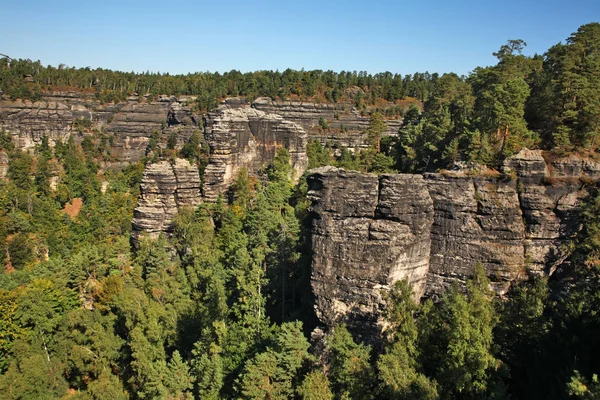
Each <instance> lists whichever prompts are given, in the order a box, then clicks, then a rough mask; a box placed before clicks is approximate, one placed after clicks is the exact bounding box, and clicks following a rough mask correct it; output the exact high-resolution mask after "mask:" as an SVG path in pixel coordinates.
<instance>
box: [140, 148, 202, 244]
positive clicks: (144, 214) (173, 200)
mask: <svg viewBox="0 0 600 400" xmlns="http://www.w3.org/2000/svg"><path fill="white" fill-rule="evenodd" d="M201 202H202V198H201V194H200V175H199V174H198V168H197V167H196V166H195V165H192V164H190V163H189V162H188V161H187V160H184V159H180V158H178V159H176V160H175V162H174V163H171V162H169V161H159V162H157V163H154V164H149V165H147V166H146V169H145V170H144V175H143V177H142V183H141V187H140V197H139V199H138V205H137V207H136V208H135V211H134V214H133V221H132V225H133V239H134V241H135V240H137V239H138V238H139V236H140V235H141V233H142V232H146V233H148V235H149V236H150V237H152V238H157V237H158V236H159V235H160V233H161V232H170V231H171V229H172V225H171V223H172V221H173V218H174V217H175V215H176V214H177V211H178V210H179V209H180V208H181V207H195V206H197V205H198V204H200V203H201Z"/></svg>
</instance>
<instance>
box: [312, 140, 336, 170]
mask: <svg viewBox="0 0 600 400" xmlns="http://www.w3.org/2000/svg"><path fill="white" fill-rule="evenodd" d="M306 155H307V157H308V169H312V168H318V167H323V166H325V165H330V164H331V161H332V160H331V154H330V153H329V150H328V149H327V148H325V147H323V145H322V144H321V142H319V141H318V140H311V141H309V142H308V144H307V145H306Z"/></svg>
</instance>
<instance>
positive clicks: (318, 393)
mask: <svg viewBox="0 0 600 400" xmlns="http://www.w3.org/2000/svg"><path fill="white" fill-rule="evenodd" d="M298 393H299V394H300V396H301V398H302V399H304V400H333V398H334V397H333V393H332V391H331V387H330V384H329V379H327V376H326V375H325V374H324V373H323V372H322V371H311V372H309V373H308V374H306V376H305V377H304V381H302V385H301V386H300V387H299V388H298Z"/></svg>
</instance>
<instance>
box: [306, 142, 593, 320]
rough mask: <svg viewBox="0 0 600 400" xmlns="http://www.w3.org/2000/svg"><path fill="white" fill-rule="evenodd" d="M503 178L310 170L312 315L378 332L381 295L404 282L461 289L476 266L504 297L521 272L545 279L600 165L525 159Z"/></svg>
mask: <svg viewBox="0 0 600 400" xmlns="http://www.w3.org/2000/svg"><path fill="white" fill-rule="evenodd" d="M505 170H506V173H505V174H502V175H500V174H497V175H490V176H471V175H470V174H468V173H465V172H461V171H457V172H447V173H445V174H425V175H423V176H420V175H409V174H406V175H403V174H392V175H380V176H376V175H373V174H359V173H355V172H347V171H344V170H340V169H336V168H331V167H325V168H320V169H316V170H313V171H311V175H310V176H309V179H308V184H309V198H310V199H311V200H312V213H313V225H312V249H313V264H312V288H313V292H314V295H315V298H316V304H315V308H316V312H317V315H318V317H319V318H320V319H321V321H322V322H324V323H326V324H327V325H330V326H331V325H332V324H333V323H335V322H338V321H346V322H348V323H350V324H351V325H352V326H355V327H359V326H363V327H364V326H371V327H375V326H377V325H379V324H381V323H382V318H381V309H382V308H383V307H385V304H384V301H383V298H382V295H381V290H382V289H383V290H385V289H387V288H389V286H390V285H391V284H393V283H394V282H395V281H397V280H398V279H401V278H404V277H406V278H408V280H409V282H411V283H412V284H413V287H414V291H415V296H417V297H418V296H421V295H423V294H424V295H426V296H435V295H437V294H439V293H440V292H441V291H443V290H445V289H446V288H447V287H448V286H449V285H451V284H452V283H454V282H456V283H459V284H461V283H464V282H465V280H466V279H467V278H468V277H469V276H470V274H471V272H472V270H473V267H474V265H475V264H476V263H477V262H481V263H482V264H483V265H484V267H485V270H486V272H487V274H488V276H489V277H490V278H491V280H492V282H493V287H494V289H495V290H496V291H498V292H499V293H503V292H505V291H506V290H507V289H508V287H509V285H510V282H512V281H514V280H517V279H520V278H523V277H525V276H526V273H527V272H533V273H551V272H552V271H553V269H554V268H555V267H556V265H558V264H559V263H561V262H562V261H563V260H564V257H565V254H564V253H563V252H562V251H563V250H562V246H561V245H562V244H564V243H565V242H566V241H567V240H568V239H569V238H570V237H571V236H572V235H573V234H575V233H576V232H577V231H578V230H579V229H580V226H579V223H578V220H577V213H576V210H577V206H578V204H579V203H580V199H581V197H582V196H584V195H585V193H586V191H585V182H588V181H589V180H597V179H599V178H600V164H598V163H595V162H592V161H589V160H584V159H580V158H577V157H571V158H569V159H562V160H554V161H548V162H547V161H546V160H544V158H543V157H542V153H541V152H540V151H528V150H524V151H522V152H521V153H519V154H518V155H516V156H514V157H513V158H511V159H509V160H507V162H506V165H505Z"/></svg>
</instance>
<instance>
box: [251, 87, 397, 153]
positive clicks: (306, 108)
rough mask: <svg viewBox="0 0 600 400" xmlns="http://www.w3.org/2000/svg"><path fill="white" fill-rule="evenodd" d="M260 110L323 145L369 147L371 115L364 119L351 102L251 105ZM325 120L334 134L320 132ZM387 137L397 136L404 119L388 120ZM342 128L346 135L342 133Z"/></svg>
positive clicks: (259, 101)
mask: <svg viewBox="0 0 600 400" xmlns="http://www.w3.org/2000/svg"><path fill="white" fill-rule="evenodd" d="M252 107H254V108H255V109H257V110H261V111H265V112H267V113H271V114H278V115H281V116H282V117H283V118H284V119H286V120H288V121H292V122H295V123H297V124H298V125H300V126H301V127H302V128H304V130H305V131H306V132H307V133H308V134H309V136H310V138H311V139H317V140H319V141H320V142H321V143H323V144H327V143H329V144H337V145H339V146H342V147H347V148H350V149H354V148H360V147H366V143H365V137H364V132H365V130H366V129H367V127H368V126H369V116H363V115H361V113H360V112H359V111H358V110H357V109H356V108H355V107H354V105H353V104H350V103H313V102H306V101H289V100H288V101H281V100H279V101H274V100H271V99H270V98H267V97H259V98H258V99H256V100H255V101H254V102H253V103H252ZM321 118H323V119H324V120H325V121H326V122H327V124H328V125H329V126H330V127H331V128H332V129H331V131H322V130H320V129H319V121H320V120H321ZM386 125H387V131H386V133H385V134H386V135H391V136H395V135H397V134H398V129H399V128H400V126H401V125H402V120H401V119H397V120H388V121H386ZM341 127H343V128H344V131H345V132H340V128H341Z"/></svg>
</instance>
